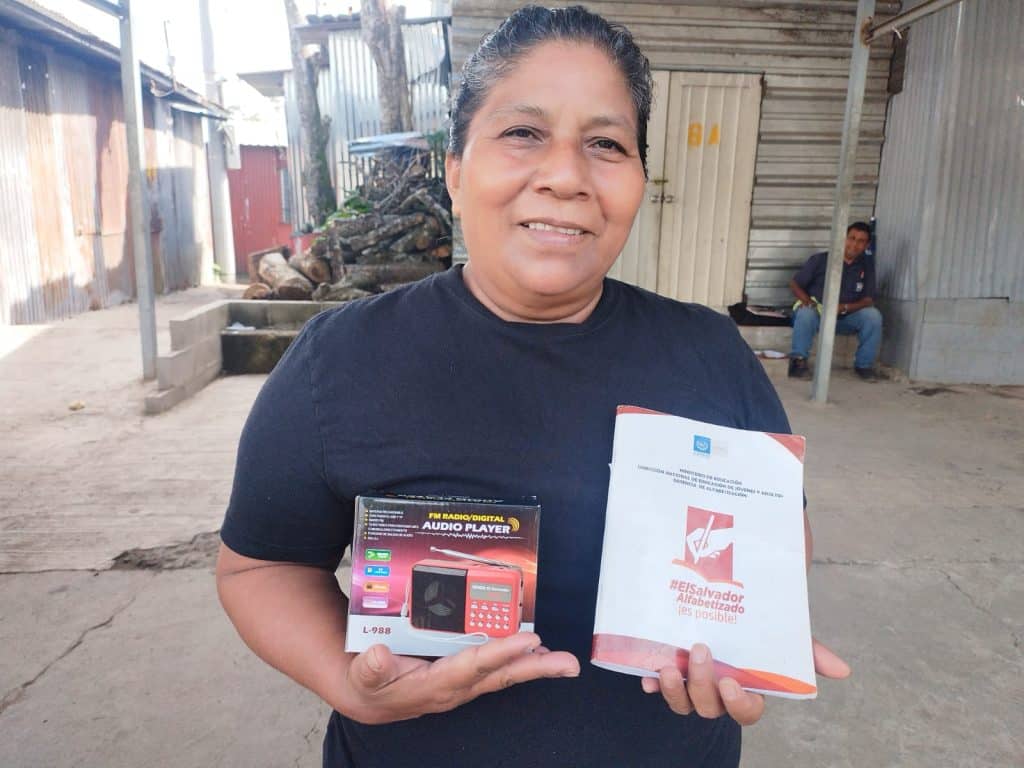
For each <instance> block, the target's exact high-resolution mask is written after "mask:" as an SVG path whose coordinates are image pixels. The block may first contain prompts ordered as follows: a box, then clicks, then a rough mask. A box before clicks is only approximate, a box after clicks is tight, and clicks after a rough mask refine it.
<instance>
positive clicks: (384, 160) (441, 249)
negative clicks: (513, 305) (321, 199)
mask: <svg viewBox="0 0 1024 768" xmlns="http://www.w3.org/2000/svg"><path fill="white" fill-rule="evenodd" d="M428 159H429V156H428V155H427V154H426V153H423V152H416V153H415V154H414V155H413V156H412V157H411V158H410V157H409V153H408V151H404V152H402V153H397V152H391V153H387V152H385V153H382V154H381V155H380V156H378V157H377V158H375V160H374V163H373V165H372V168H371V172H370V174H369V178H368V179H367V180H366V182H365V183H364V184H363V187H362V189H361V190H360V194H359V195H357V196H355V197H353V198H350V199H349V200H348V201H346V204H345V206H344V207H343V208H342V209H341V210H340V211H338V212H337V213H335V214H333V215H332V216H330V217H329V218H328V220H327V223H326V224H325V225H324V226H323V227H322V228H321V229H320V230H318V236H317V237H316V239H315V240H314V241H313V243H312V245H311V246H310V248H309V250H308V251H306V252H305V253H302V254H291V253H290V252H289V249H288V248H275V249H272V250H270V251H261V252H258V253H254V254H251V255H250V256H249V265H250V269H249V274H250V276H251V279H252V280H253V284H252V285H250V286H249V288H248V289H247V290H246V292H245V294H244V295H245V297H246V298H259V299H268V298H280V299H313V300H315V301H348V300H350V299H355V298H359V297H361V296H369V295H370V294H373V293H382V292H384V291H386V290H389V289H390V288H393V287H395V286H397V285H402V284H404V283H410V282H415V281H416V280H419V279H421V278H423V277H426V276H427V275H429V274H431V273H433V272H439V271H441V270H442V269H445V268H447V267H448V266H449V265H450V264H451V254H452V245H451V243H452V238H451V232H452V218H451V213H450V206H451V202H450V200H449V198H448V193H447V190H446V189H445V187H444V182H443V180H441V179H437V178H432V177H430V176H429V175H428V174H427V172H426V165H427V162H428Z"/></svg>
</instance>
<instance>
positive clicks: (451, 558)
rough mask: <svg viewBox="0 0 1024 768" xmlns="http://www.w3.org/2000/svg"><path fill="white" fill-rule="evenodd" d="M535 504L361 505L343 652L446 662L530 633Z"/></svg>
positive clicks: (387, 500)
mask: <svg viewBox="0 0 1024 768" xmlns="http://www.w3.org/2000/svg"><path fill="white" fill-rule="evenodd" d="M539 535H540V505H539V504H537V500H536V499H532V498H531V499H524V500H522V501H521V502H518V503H517V502H513V503H508V502H503V501H497V500H491V499H469V498H462V497H459V498H448V497H430V496H427V497H423V496H359V497H357V498H356V503H355V531H354V535H353V538H352V594H351V596H350V597H349V605H348V631H347V634H346V635H345V650H346V651H356V652H358V651H365V650H366V649H367V648H369V647H370V646H371V645H374V644H375V643H383V644H384V645H387V646H388V647H389V648H390V649H391V650H392V651H393V652H394V653H401V654H409V655H414V656H448V655H450V654H453V653H457V652H458V651H461V650H463V649H465V648H466V647H467V646H470V645H479V644H481V643H485V642H487V641H488V640H490V639H491V638H496V637H507V636H509V635H514V634H515V633H517V632H520V631H531V630H532V629H533V621H534V619H533V615H534V602H535V596H536V590H537V542H538V536H539Z"/></svg>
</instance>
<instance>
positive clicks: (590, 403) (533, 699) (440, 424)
mask: <svg viewBox="0 0 1024 768" xmlns="http://www.w3.org/2000/svg"><path fill="white" fill-rule="evenodd" d="M619 404H631V405H638V406H642V407H646V408H651V409H654V410H658V411H664V412H667V413H672V414H676V415H680V416H686V417H688V418H693V419H700V420H703V421H708V422H713V423H715V424H721V425H725V426H734V427H744V428H751V429H758V430H765V431H771V432H789V424H788V422H787V420H786V415H785V412H784V411H783V408H782V405H781V404H780V402H779V399H778V397H777V396H776V394H775V391H774V389H773V388H772V386H771V384H770V382H769V381H768V379H767V377H766V376H765V374H764V371H763V369H762V367H761V365H760V363H759V362H758V361H757V359H756V357H754V355H753V354H752V353H751V351H750V349H749V348H748V347H747V345H746V344H745V343H744V342H743V340H742V339H741V338H740V336H739V334H738V332H737V331H736V328H735V326H734V325H733V324H732V322H731V321H730V320H729V319H728V318H726V317H723V316H720V315H718V314H717V313H715V312H713V311H711V310H708V309H706V308H703V307H699V306H696V305H687V304H681V303H679V302H675V301H671V300H669V299H665V298H663V297H659V296H656V295H654V294H651V293H648V292H646V291H643V290H641V289H638V288H635V287H632V286H628V285H625V284H623V283H619V282H617V281H614V280H605V282H604V290H603V293H602V296H601V300H600V302H599V303H598V305H597V307H596V308H595V310H594V312H593V313H592V314H591V316H590V317H589V318H587V320H586V321H585V322H583V323H581V324H569V323H556V324H532V323H510V322H506V321H503V320H501V319H500V318H498V317H496V316H495V315H494V314H492V313H491V312H490V311H489V310H487V309H486V308H485V307H484V306H483V305H482V304H480V302H479V301H477V300H476V298H474V297H473V296H472V294H471V293H470V292H469V291H468V290H467V288H466V286H465V284H464V282H463V280H462V273H461V269H460V268H455V269H452V270H449V271H447V272H445V273H442V274H439V275H437V276H434V277H431V278H428V279H426V280H423V281H421V282H419V283H416V284H414V285H411V286H408V287H405V288H401V289H398V290H395V291H392V292H390V293H387V294H383V295H381V296H377V297H373V298H370V299H366V300H361V301H357V302H353V303H351V304H348V305H346V306H344V307H341V308H339V309H337V310H332V311H329V312H325V313H323V314H321V315H319V316H317V317H315V318H314V319H313V320H311V321H310V322H309V323H308V324H307V325H306V327H305V329H304V330H303V332H302V333H301V334H300V336H299V338H298V339H296V341H295V342H294V344H293V345H292V346H291V348H290V349H289V350H288V352H287V354H286V355H285V357H284V358H283V359H282V360H281V362H280V363H279V364H278V366H277V367H276V368H275V369H274V371H273V373H272V374H271V375H270V377H269V378H268V379H267V382H266V383H265V385H264V387H263V390H262V391H261V392H260V395H259V397H258V398H257V400H256V403H255V404H254V406H253V409H252V412H251V414H250V416H249V420H248V422H247V423H246V426H245V430H244V432H243V435H242V439H241V443H240V445H239V452H238V464H237V470H236V475H235V484H234V488H233V491H232V495H231V502H230V506H229V508H228V512H227V516H226V519H225V522H224V527H223V530H222V531H221V535H222V537H223V539H224V542H225V543H226V544H227V545H228V546H229V547H230V548H231V549H233V550H235V551H236V552H238V553H240V554H242V555H247V556H249V557H255V558H260V559H266V560H282V561H291V562H299V563H308V564H312V565H317V566H321V567H325V568H334V567H336V566H337V564H338V561H339V559H340V558H341V556H342V553H343V551H344V549H345V547H346V546H347V545H348V544H349V542H350V541H351V537H352V525H353V497H355V496H356V495H357V494H359V493H363V492H367V491H370V490H373V491H378V492H385V493H387V492H391V493H411V494H437V495H460V496H482V497H504V498H513V497H523V496H530V495H535V496H537V497H539V499H540V503H541V505H542V514H541V535H540V553H539V565H538V586H537V589H538V591H537V612H536V631H537V633H538V634H539V635H540V637H541V639H542V641H543V642H544V644H545V645H546V646H548V647H549V648H552V649H556V650H568V651H571V652H573V653H575V654H576V655H577V656H578V657H579V659H580V666H581V674H580V677H579V678H576V679H560V680H542V681H535V682H531V683H526V684H523V685H518V686H514V687H512V688H510V689H507V690H504V691H501V692H499V693H494V694H489V695H486V696H483V697H481V698H479V699H476V700H475V701H473V702H470V703H469V704H466V705H464V706H462V707H459V708H458V709H456V710H454V711H451V712H447V713H443V714H439V715H428V716H424V717H421V718H418V719H416V720H411V721H406V722H401V723H394V724H389V725H377V726H367V725H362V724H359V723H355V722H352V721H350V720H348V719H347V718H345V717H342V716H340V715H339V714H338V713H334V715H333V716H332V718H331V721H330V724H329V727H328V732H327V736H326V738H325V741H324V750H325V754H324V765H325V766H332V767H334V766H354V767H356V768H369V767H371V766H372V767H375V768H376V767H378V766H379V767H380V768H402V767H403V766H416V768H435V767H436V768H442V767H444V768H447V767H448V766H510V767H511V766H515V768H530V767H531V766H538V767H540V766H544V767H548V766H552V767H553V766H559V767H561V766H587V767H588V768H589V767H598V768H600V767H602V766H608V767H609V768H610V767H611V766H615V767H616V768H619V767H620V766H626V765H628V766H658V767H659V768H662V767H664V768H670V767H673V766H732V765H736V764H737V763H738V760H739V745H740V733H739V727H738V726H737V725H736V724H735V723H734V722H733V721H732V720H730V719H729V718H727V717H725V718H720V719H717V720H704V719H701V718H700V717H699V716H697V715H691V716H689V717H680V716H679V715H676V714H673V713H672V712H671V711H670V710H669V709H668V707H667V706H666V705H665V703H664V701H663V700H662V698H661V697H660V696H658V695H648V694H644V693H643V692H642V691H641V688H640V681H639V680H638V679H637V678H635V677H633V676H629V675H622V674H617V673H614V672H608V671H605V670H601V669H598V668H596V667H594V666H593V665H591V664H590V663H589V658H590V644H591V637H592V631H593V619H594V604H595V599H596V595H597V581H598V568H599V564H600V556H601V546H602V536H603V526H604V513H605V502H606V497H607V491H608V463H609V461H610V458H611V449H612V433H613V428H614V422H615V409H616V406H617V405H619ZM638 554H642V553H638Z"/></svg>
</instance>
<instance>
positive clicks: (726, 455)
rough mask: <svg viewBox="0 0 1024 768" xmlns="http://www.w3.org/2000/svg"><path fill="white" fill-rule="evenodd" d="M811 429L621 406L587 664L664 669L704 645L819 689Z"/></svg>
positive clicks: (737, 662)
mask: <svg viewBox="0 0 1024 768" xmlns="http://www.w3.org/2000/svg"><path fill="white" fill-rule="evenodd" d="M803 460H804V438H802V437H799V436H796V435H775V434H769V433H765V432H753V431H749V430H742V429H730V428H727V427H719V426H714V425H711V424H705V423H703V422H699V421H693V420H691V419H684V418H681V417H678V416H670V415H667V414H662V413H657V412H655V411H649V410H646V409H643V408H638V407H635V406H626V405H623V406H619V408H618V413H617V415H616V419H615V441H614V447H613V451H612V465H611V480H610V484H609V489H608V512H607V517H606V520H605V531H604V550H603V554H602V558H601V576H600V582H599V586H598V594H597V612H596V616H595V619H594V644H593V652H592V655H591V661H592V663H594V664H596V665H597V666H599V667H604V668H605V669H610V670H614V671H617V672H625V673H628V674H634V675H643V676H657V671H658V670H659V669H661V668H663V667H665V666H666V665H669V664H675V665H676V666H677V667H679V669H680V670H681V671H682V672H683V675H685V674H686V668H687V662H688V659H689V649H690V648H691V647H692V646H693V644H694V643H697V642H701V643H705V644H706V645H707V646H708V647H709V648H710V649H711V655H712V657H713V658H714V660H715V671H716V674H717V675H718V676H719V677H732V678H733V679H735V680H736V681H737V682H738V683H739V684H740V685H741V686H743V687H744V688H746V689H747V690H751V691H757V692H760V693H766V694H773V695H776V696H784V697H788V698H801V699H803V698H814V697H815V696H816V695H817V686H816V680H815V675H814V660H813V655H812V651H811V627H810V616H809V611H808V605H807V572H806V566H805V555H804V525H803Z"/></svg>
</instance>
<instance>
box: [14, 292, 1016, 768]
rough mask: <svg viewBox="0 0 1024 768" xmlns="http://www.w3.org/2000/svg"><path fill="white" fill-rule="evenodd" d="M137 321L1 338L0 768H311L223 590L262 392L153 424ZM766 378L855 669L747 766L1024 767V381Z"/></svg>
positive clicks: (114, 317) (747, 752) (820, 598)
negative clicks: (815, 400)
mask: <svg viewBox="0 0 1024 768" xmlns="http://www.w3.org/2000/svg"><path fill="white" fill-rule="evenodd" d="M219 295H220V292H219V291H218V290H217V289H198V290H195V291H188V292H185V293H183V294H176V295H174V296H171V297H166V298H164V299H162V300H160V302H159V305H158V320H159V322H160V323H161V325H162V326H165V325H166V320H167V319H168V318H170V317H173V316H175V315H177V314H181V313H184V312H185V311H188V310H189V309H190V308H192V307H194V306H196V305H199V304H203V303H206V302H207V301H210V300H212V299H214V298H217V297H218V296H219ZM136 313H137V308H136V307H134V306H127V307H120V308H117V309H113V310H107V311H104V312H96V313H90V314H87V315H82V316H80V317H77V318H74V319H72V320H69V321H65V322H62V323H55V324H52V325H49V326H30V327H24V326H21V327H13V328H11V327H2V328H0V434H2V435H3V439H2V440H0V461H2V464H0V466H2V467H3V469H2V471H0V765H2V766H15V767H18V768H21V767H22V766H25V767H26V768H27V767H29V766H33V767H34V766H40V767H41V766H104V767H109V768H121V767H122V766H123V767H124V768H127V767H128V766H139V765H159V766H165V767H166V768H178V767H181V768H184V767H186V766H210V765H217V766H236V765H237V766H248V767H256V768H258V767H260V766H268V767H271V766H310V767H311V766H316V765H319V764H320V763H319V760H320V757H319V755H320V740H321V739H322V737H323V728H324V724H325V720H326V715H327V711H326V707H325V706H324V705H323V704H322V703H320V702H319V701H318V700H317V699H316V698H315V697H314V696H312V695H311V694H309V693H307V692H305V691H303V690H301V689H299V688H298V687H297V686H295V685H293V684H292V683H290V682H289V681H288V680H286V679H285V678H283V677H282V676H281V675H279V674H278V673H276V672H274V671H273V670H271V669H269V668H267V667H265V666H264V665H263V664H262V663H260V662H259V661H258V660H256V659H255V658H254V657H253V656H252V655H251V654H250V653H249V652H248V650H247V649H246V648H245V647H244V646H243V644H242V643H241V641H240V640H238V638H237V637H236V636H235V634H234V632H233V630H232V628H231V626H230V624H229V623H228V621H227V620H226V618H225V617H224V616H223V614H222V613H221V611H220V608H219V606H218V604H217V601H216V595H215V593H214V588H213V580H212V573H211V568H212V561H213V554H214V552H215V548H216V544H217V539H216V535H215V531H216V529H217V527H218V526H219V523H220V519H221V516H222V514H223V509H224V505H225V503H226V500H227V495H228V492H229V489H230V482H231V474H232V468H233V462H234V450H235V444H236V442H237V439H238V434H239V432H240V430H241V427H242V423H243V421H244V418H245V414H246V413H247V411H248V408H249V406H250V405H251V403H252V400H253V398H254V397H255V394H256V392H257V391H258V388H259V386H260V384H261V382H262V380H263V377H260V376H251V377H249V376H247V377H231V378H222V379H220V380H218V381H216V382H214V383H213V384H212V385H211V386H209V387H207V388H206V389H205V390H203V391H202V392H200V393H199V394H198V395H197V396H196V397H195V398H193V399H192V400H189V401H186V402H185V403H183V404H182V405H180V406H178V407H177V408H175V409H173V410H171V411H170V412H168V413H165V414H161V415H159V416H149V417H147V416H144V415H143V414H142V399H143V397H144V395H145V394H146V391H147V387H146V386H144V385H143V384H142V383H141V382H140V381H139V375H140V371H141V365H140V363H139V357H140V352H139V343H138V337H137V314H136ZM160 344H161V346H160V348H161V349H162V350H167V349H168V348H169V344H168V341H167V338H166V334H164V335H163V336H162V338H161V341H160ZM769 370H770V372H771V374H772V376H773V379H774V380H775V382H776V385H777V387H778V389H779V391H780V394H781V395H782V397H783V400H784V402H785V404H786V407H787V410H788V411H789V414H790V418H791V420H792V422H793V426H794V429H795V430H796V431H797V432H800V433H803V434H805V435H807V437H808V463H807V495H808V498H809V502H810V507H809V511H810V514H811V517H812V523H813V525H814V531H815V560H814V565H813V567H812V574H811V600H812V607H811V611H812V620H813V624H814V628H815V632H816V634H817V635H818V636H819V638H820V639H822V640H824V641H825V642H828V643H830V644H831V645H833V646H834V647H835V648H836V649H837V650H838V651H840V652H841V653H842V654H843V655H844V656H845V657H846V658H847V659H848V660H849V661H850V663H851V664H852V666H853V668H854V676H853V677H852V678H851V679H850V680H848V681H845V682H842V683H834V682H828V681H826V682H823V683H822V685H821V692H820V696H819V698H818V699H817V700H816V701H813V702H789V701H782V700H778V699H774V700H771V701H770V702H769V707H768V713H767V714H766V716H765V718H764V719H763V720H762V722H761V723H759V724H758V725H757V726H755V727H753V728H750V729H748V730H747V731H746V733H745V737H744V759H743V765H744V766H745V768H769V767H774V766H781V765H794V766H815V767H816V766H849V767H851V768H852V767H853V766H864V765H871V766H900V767H901V768H904V767H906V768H932V767H933V766H957V767H960V766H965V767H972V766H978V767H979V768H980V767H982V766H985V767H990V766H991V767H996V766H999V767H1002V766H1018V765H1024V737H1022V734H1024V674H1022V672H1024V659H1022V653H1024V649H1022V647H1021V640H1022V638H1024V579H1022V575H1024V573H1022V571H1024V554H1022V550H1024V501H1022V499H1024V388H1000V389H995V388H980V387H941V386H935V385H928V384H921V383H908V382H905V381H883V382H879V383H874V384H867V383H863V382H860V381H859V380H855V379H854V377H853V376H852V375H850V372H849V371H844V370H837V371H836V372H835V374H834V376H833V388H832V402H831V403H830V404H829V405H827V406H824V407H821V406H816V405H813V404H812V403H810V402H809V401H808V400H807V394H808V385H807V384H806V383H804V382H795V381H790V380H788V379H786V378H785V375H784V368H783V367H782V366H781V365H779V364H774V363H773V364H770V365H769ZM79 405H81V406H84V407H81V408H78V406H79ZM71 406H74V407H75V409H74V410H72V408H71Z"/></svg>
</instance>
